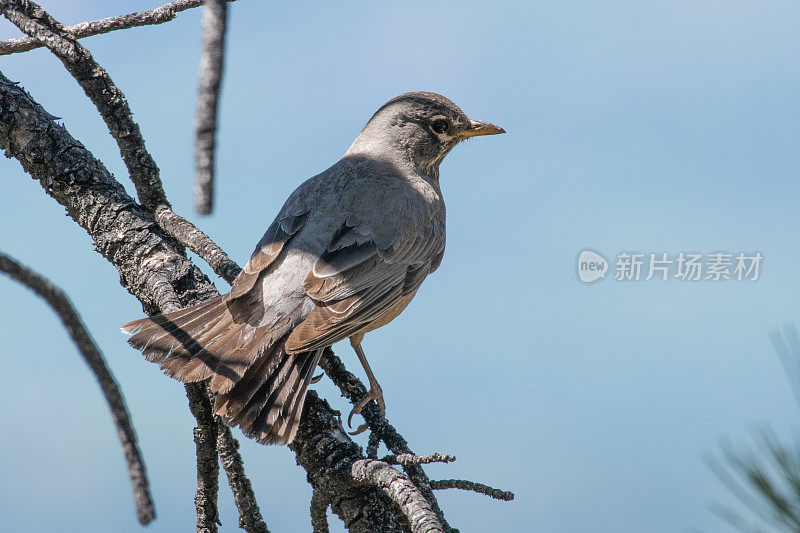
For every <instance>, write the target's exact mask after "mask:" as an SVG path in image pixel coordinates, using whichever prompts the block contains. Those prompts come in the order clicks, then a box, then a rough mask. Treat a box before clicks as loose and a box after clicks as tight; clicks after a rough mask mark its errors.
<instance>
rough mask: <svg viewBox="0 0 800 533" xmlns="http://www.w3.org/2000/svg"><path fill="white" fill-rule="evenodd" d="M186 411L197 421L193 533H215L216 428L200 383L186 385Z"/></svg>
mask: <svg viewBox="0 0 800 533" xmlns="http://www.w3.org/2000/svg"><path fill="white" fill-rule="evenodd" d="M186 396H187V397H188V398H189V408H190V409H191V410H192V414H193V415H194V417H195V418H196V419H197V427H196V428H194V443H195V447H196V451H197V491H196V492H195V495H194V506H195V509H196V510H197V533H216V531H217V524H219V523H220V521H219V511H218V510H217V494H218V493H219V462H218V461H217V424H216V422H215V421H214V414H213V413H214V411H213V410H212V408H211V402H209V401H208V386H207V385H206V384H205V383H204V382H200V383H187V384H186Z"/></svg>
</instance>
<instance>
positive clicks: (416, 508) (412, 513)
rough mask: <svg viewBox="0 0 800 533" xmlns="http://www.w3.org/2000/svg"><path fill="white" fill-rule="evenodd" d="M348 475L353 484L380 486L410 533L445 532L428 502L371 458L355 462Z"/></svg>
mask: <svg viewBox="0 0 800 533" xmlns="http://www.w3.org/2000/svg"><path fill="white" fill-rule="evenodd" d="M350 474H351V475H352V476H353V479H354V480H355V481H356V483H363V484H366V485H373V486H376V487H380V489H381V490H382V491H383V492H384V494H386V495H387V496H388V497H389V499H390V500H392V501H393V502H394V503H395V504H396V505H397V506H398V507H399V508H400V510H401V511H402V512H403V515H404V516H405V517H406V519H407V520H408V523H409V525H410V526H411V531H412V532H413V533H423V532H425V533H433V532H442V533H444V531H445V529H444V528H443V527H442V524H441V523H439V519H438V517H437V516H436V513H435V512H433V509H431V506H430V503H428V501H427V500H426V499H425V497H424V496H423V495H422V494H421V493H420V491H419V490H418V489H417V487H416V486H415V485H414V483H412V482H411V480H410V479H409V478H408V476H406V475H405V474H403V473H401V472H398V471H397V470H395V469H394V468H392V467H391V466H389V465H388V464H386V463H384V462H383V461H375V460H374V459H361V460H359V461H356V462H355V463H353V466H352V467H351V468H350Z"/></svg>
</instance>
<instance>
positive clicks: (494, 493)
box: [431, 479, 514, 502]
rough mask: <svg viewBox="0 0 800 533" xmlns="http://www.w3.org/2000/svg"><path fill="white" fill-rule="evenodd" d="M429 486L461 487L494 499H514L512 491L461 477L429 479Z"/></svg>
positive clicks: (433, 487)
mask: <svg viewBox="0 0 800 533" xmlns="http://www.w3.org/2000/svg"><path fill="white" fill-rule="evenodd" d="M431 488H432V489H433V490H443V489H461V490H469V491H472V492H477V493H478V494H485V495H486V496H489V497H491V498H494V499H495V500H503V501H506V502H510V501H511V500H513V499H514V493H513V492H509V491H506V490H500V489H494V488H492V487H490V486H488V485H484V484H483V483H475V482H474V481H465V480H463V479H441V480H434V481H431Z"/></svg>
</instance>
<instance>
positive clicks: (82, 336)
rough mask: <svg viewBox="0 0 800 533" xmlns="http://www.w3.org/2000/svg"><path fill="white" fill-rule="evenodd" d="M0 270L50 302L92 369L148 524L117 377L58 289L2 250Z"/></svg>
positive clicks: (143, 475)
mask: <svg viewBox="0 0 800 533" xmlns="http://www.w3.org/2000/svg"><path fill="white" fill-rule="evenodd" d="M0 271H2V272H5V273H6V274H8V275H9V276H11V277H12V278H14V279H15V280H17V281H19V282H20V283H22V284H23V285H25V286H27V287H28V288H29V289H31V290H32V291H34V292H35V293H36V294H38V295H39V296H41V297H42V298H43V299H44V300H45V301H46V302H47V303H48V304H50V306H51V307H52V308H53V310H54V311H55V312H56V313H57V314H58V317H59V318H60V319H61V322H63V323H64V326H65V327H66V328H67V331H68V332H69V335H70V337H72V341H73V342H74V343H75V346H77V347H78V351H80V353H81V355H82V356H83V359H84V360H85V361H86V364H87V365H89V368H90V369H91V370H92V372H94V375H95V377H96V378H97V382H98V383H99V384H100V389H101V390H102V391H103V395H104V396H105V398H106V402H108V407H109V408H110V409H111V416H112V418H113V419H114V424H115V425H116V426H117V435H118V437H119V440H120V443H121V444H122V451H123V452H124V454H125V461H126V462H127V463H128V476H129V477H130V480H131V485H133V499H134V502H135V504H136V514H137V516H138V518H139V522H140V523H141V524H142V525H147V524H149V523H150V522H152V521H153V519H155V509H154V508H153V499H152V497H151V496H150V486H149V483H148V481H147V472H146V471H145V468H144V462H143V461H142V456H141V453H140V452H139V447H138V446H137V444H136V434H135V433H134V431H133V426H132V425H131V418H130V414H129V413H128V409H127V408H126V407H125V400H124V399H123V398H122V392H121V391H120V390H119V385H118V384H117V381H116V380H115V379H114V376H113V375H112V374H111V371H110V370H108V367H107V366H106V363H105V360H104V359H103V354H101V353H100V349H99V348H98V347H97V345H96V344H95V343H94V341H93V340H92V337H91V336H90V335H89V332H88V331H87V330H86V327H85V326H84V325H83V321H81V318H80V316H79V315H78V312H77V311H76V310H75V308H74V307H73V306H72V304H71V303H70V301H69V298H67V296H66V295H65V294H64V293H63V291H61V289H59V288H58V287H56V286H55V285H53V284H52V283H50V282H49V281H48V280H47V279H45V278H43V277H42V276H40V275H39V274H37V273H35V272H33V271H32V270H31V269H29V268H27V267H26V266H24V265H22V264H20V263H18V262H16V261H14V260H13V259H11V258H10V257H8V256H7V255H5V254H3V253H2V252H0Z"/></svg>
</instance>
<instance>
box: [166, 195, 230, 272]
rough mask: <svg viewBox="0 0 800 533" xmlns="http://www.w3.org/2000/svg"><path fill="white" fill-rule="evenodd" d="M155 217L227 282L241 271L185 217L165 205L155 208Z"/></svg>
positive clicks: (167, 230)
mask: <svg viewBox="0 0 800 533" xmlns="http://www.w3.org/2000/svg"><path fill="white" fill-rule="evenodd" d="M155 218H156V222H158V225H159V226H161V228H162V229H163V230H164V231H166V232H167V233H168V234H169V235H171V236H172V237H174V238H175V240H177V241H178V242H179V243H181V244H182V245H183V246H186V247H187V248H189V249H190V250H191V251H193V252H194V253H196V254H197V255H199V256H200V258H201V259H203V261H205V262H206V263H208V264H209V266H211V268H213V269H214V272H216V273H217V274H218V275H219V276H220V277H222V279H224V280H225V281H227V282H228V283H233V280H234V279H236V276H238V275H239V272H241V270H242V269H241V268H239V265H237V264H236V263H235V262H234V261H233V260H231V258H230V257H228V254H226V253H225V252H224V251H223V250H222V248H220V247H219V246H217V244H216V243H215V242H214V241H212V240H211V238H210V237H209V236H208V235H206V234H205V233H203V232H202V231H200V230H199V229H197V227H195V226H194V224H192V223H191V222H189V221H188V220H186V219H185V218H183V217H181V216H180V215H177V214H175V212H174V211H173V210H172V209H170V208H168V207H166V206H163V207H159V208H158V209H156V212H155Z"/></svg>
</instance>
